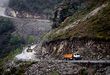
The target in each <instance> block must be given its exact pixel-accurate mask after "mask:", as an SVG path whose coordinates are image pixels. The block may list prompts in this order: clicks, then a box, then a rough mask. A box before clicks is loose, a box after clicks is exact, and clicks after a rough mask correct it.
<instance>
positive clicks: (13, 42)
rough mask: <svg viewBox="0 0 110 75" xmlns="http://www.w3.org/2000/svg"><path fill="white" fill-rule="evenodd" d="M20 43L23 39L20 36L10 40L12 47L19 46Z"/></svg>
mask: <svg viewBox="0 0 110 75" xmlns="http://www.w3.org/2000/svg"><path fill="white" fill-rule="evenodd" d="M20 42H21V38H20V36H18V35H15V36H12V37H11V38H10V44H11V45H17V44H19V43H20Z"/></svg>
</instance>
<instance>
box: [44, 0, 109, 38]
mask: <svg viewBox="0 0 110 75" xmlns="http://www.w3.org/2000/svg"><path fill="white" fill-rule="evenodd" d="M103 3H104V4H106V3H107V1H105V0H102V2H99V3H98V4H97V1H96V3H95V2H93V3H92V5H89V8H91V9H89V10H88V9H84V11H82V12H80V11H79V12H78V13H75V14H73V16H70V17H68V18H67V19H66V20H65V21H64V22H62V23H61V25H60V26H59V27H58V28H56V29H54V30H53V31H51V32H50V33H48V34H47V35H46V36H45V38H47V39H48V40H57V39H66V38H74V37H87V38H97V39H105V40H108V39H110V16H109V14H110V3H109V2H108V5H107V6H106V7H105V8H103V9H102V10H100V11H99V12H98V13H97V14H95V16H92V17H90V18H88V19H87V20H85V21H80V22H79V23H78V24H77V25H75V26H74V27H70V28H69V29H67V30H66V31H65V30H64V28H65V27H66V26H68V25H72V24H73V22H75V21H76V20H78V19H83V17H85V16H86V15H87V14H88V13H90V12H91V11H92V10H94V9H96V8H97V7H99V6H101V5H102V4H103ZM97 5H98V6H97ZM85 10H86V12H85Z"/></svg>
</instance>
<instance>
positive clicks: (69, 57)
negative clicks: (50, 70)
mask: <svg viewBox="0 0 110 75" xmlns="http://www.w3.org/2000/svg"><path fill="white" fill-rule="evenodd" d="M63 57H64V59H66V60H81V55H80V54H73V53H66V54H64V55H63Z"/></svg>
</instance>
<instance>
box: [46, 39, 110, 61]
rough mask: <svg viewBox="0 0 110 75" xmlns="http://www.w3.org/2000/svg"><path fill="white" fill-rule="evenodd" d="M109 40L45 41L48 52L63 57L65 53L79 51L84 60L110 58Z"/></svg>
mask: <svg viewBox="0 0 110 75" xmlns="http://www.w3.org/2000/svg"><path fill="white" fill-rule="evenodd" d="M109 44H110V42H109V41H101V40H97V39H96V40H91V39H88V40H87V38H86V39H84V38H83V39H73V40H68V39H67V40H56V41H51V42H49V43H44V48H45V49H46V50H47V52H48V54H49V55H50V56H52V57H55V58H57V59H63V54H65V53H73V54H75V53H78V54H80V55H81V56H82V59H84V60H110V58H109V55H110V54H109V53H110V51H109V48H110V45H109Z"/></svg>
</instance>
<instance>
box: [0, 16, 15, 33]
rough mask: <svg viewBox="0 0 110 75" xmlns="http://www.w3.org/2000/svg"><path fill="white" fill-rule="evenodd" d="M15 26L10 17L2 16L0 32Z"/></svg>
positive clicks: (0, 18)
mask: <svg viewBox="0 0 110 75" xmlns="http://www.w3.org/2000/svg"><path fill="white" fill-rule="evenodd" d="M13 28H14V27H13V23H12V22H11V21H10V20H9V19H7V18H3V17H0V34H2V33H4V32H8V31H9V30H11V29H13Z"/></svg>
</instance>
